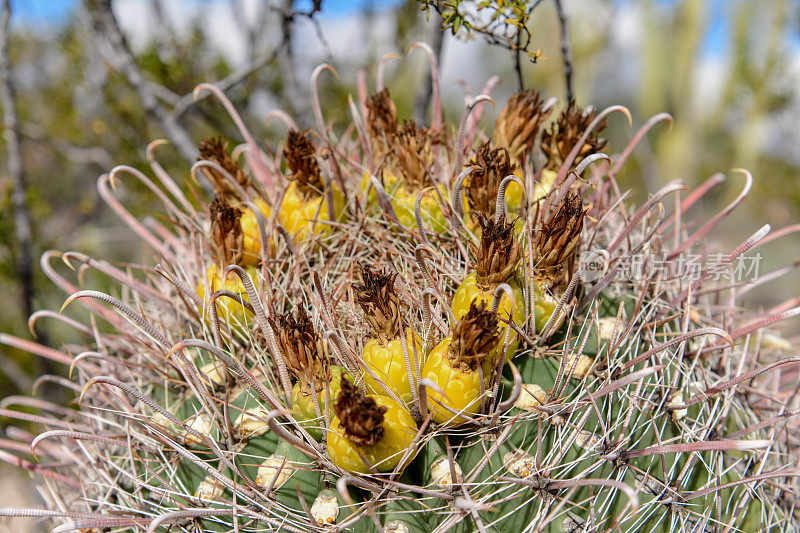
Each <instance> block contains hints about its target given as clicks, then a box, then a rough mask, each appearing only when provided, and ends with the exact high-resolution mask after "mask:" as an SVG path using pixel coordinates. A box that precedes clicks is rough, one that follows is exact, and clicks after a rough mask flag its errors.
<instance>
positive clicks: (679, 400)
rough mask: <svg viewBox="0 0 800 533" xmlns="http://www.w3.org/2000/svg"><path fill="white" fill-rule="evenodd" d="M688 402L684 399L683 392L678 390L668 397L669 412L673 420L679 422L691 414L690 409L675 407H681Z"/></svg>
mask: <svg viewBox="0 0 800 533" xmlns="http://www.w3.org/2000/svg"><path fill="white" fill-rule="evenodd" d="M685 403H686V402H685V401H684V399H683V392H682V391H679V390H676V391H674V392H673V393H672V394H670V395H669V398H668V399H667V409H669V410H670V411H669V414H670V416H671V417H672V420H674V421H675V422H677V421H678V420H680V419H682V418H684V417H685V416H686V415H687V414H689V410H688V409H675V407H679V406H681V405H683V404H685Z"/></svg>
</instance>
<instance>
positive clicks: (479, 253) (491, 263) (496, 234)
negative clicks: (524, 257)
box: [470, 213, 521, 285]
mask: <svg viewBox="0 0 800 533" xmlns="http://www.w3.org/2000/svg"><path fill="white" fill-rule="evenodd" d="M476 215H477V216H476V218H477V219H478V223H479V224H480V225H481V241H480V245H477V246H476V245H475V244H472V245H470V255H471V256H472V262H473V264H474V266H475V273H476V274H477V280H478V283H479V284H482V285H487V284H489V285H494V284H498V283H505V282H506V281H508V280H509V279H511V278H512V277H513V276H514V274H515V272H516V270H517V263H518V262H519V258H520V254H521V249H520V246H519V243H518V242H517V239H516V236H515V235H514V223H513V222H506V221H505V220H498V221H496V220H495V219H494V218H491V217H487V216H484V215H483V213H476Z"/></svg>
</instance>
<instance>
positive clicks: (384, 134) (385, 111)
mask: <svg viewBox="0 0 800 533" xmlns="http://www.w3.org/2000/svg"><path fill="white" fill-rule="evenodd" d="M366 106H367V133H368V134H369V137H370V141H371V143H372V151H373V156H374V157H375V160H376V161H377V160H380V159H383V157H384V156H385V155H386V154H387V153H388V152H389V144H388V141H389V138H390V137H391V136H392V135H394V134H395V133H396V132H397V108H396V107H395V105H394V101H393V100H392V97H391V96H390V95H389V89H383V90H382V91H379V92H377V93H375V94H372V95H370V96H369V97H368V98H367V101H366Z"/></svg>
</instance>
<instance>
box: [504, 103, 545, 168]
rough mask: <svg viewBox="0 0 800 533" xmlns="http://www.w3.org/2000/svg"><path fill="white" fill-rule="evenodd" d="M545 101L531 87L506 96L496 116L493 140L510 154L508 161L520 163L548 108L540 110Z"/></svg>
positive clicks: (531, 143) (528, 149)
mask: <svg viewBox="0 0 800 533" xmlns="http://www.w3.org/2000/svg"><path fill="white" fill-rule="evenodd" d="M543 108H544V100H543V99H542V97H541V96H539V93H537V92H536V91H534V90H530V89H528V90H524V91H520V92H518V93H516V94H514V95H513V96H512V97H511V98H509V99H508V101H507V102H506V105H505V106H503V109H502V110H501V111H500V114H499V115H498V116H497V120H496V121H495V124H494V133H493V134H492V139H493V140H494V144H495V145H496V146H501V147H503V148H505V149H506V150H508V152H509V153H510V154H511V160H512V161H514V162H520V161H521V160H522V159H523V158H524V157H525V155H526V154H527V152H528V151H530V149H531V146H532V145H533V142H534V141H535V140H536V134H537V133H539V128H541V126H542V124H543V123H544V121H545V120H547V117H548V116H549V115H550V110H549V109H548V110H547V111H544V110H543Z"/></svg>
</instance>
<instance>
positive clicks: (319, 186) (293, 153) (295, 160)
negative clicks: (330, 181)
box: [284, 130, 325, 200]
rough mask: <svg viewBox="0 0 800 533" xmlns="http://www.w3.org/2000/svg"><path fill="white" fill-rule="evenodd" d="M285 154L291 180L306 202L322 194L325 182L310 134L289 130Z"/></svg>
mask: <svg viewBox="0 0 800 533" xmlns="http://www.w3.org/2000/svg"><path fill="white" fill-rule="evenodd" d="M284 154H285V155H286V164H287V166H288V167H289V170H291V171H292V174H291V176H289V179H291V180H293V181H294V182H296V183H297V187H298V188H299V189H300V192H301V193H302V194H303V195H304V196H305V198H306V200H308V199H310V198H314V197H317V196H319V195H320V194H322V191H323V190H324V188H325V182H324V181H323V179H322V174H321V173H320V168H319V163H318V162H317V158H316V149H315V148H314V144H313V143H312V142H311V139H310V138H309V137H308V132H302V133H301V132H299V131H297V130H289V135H288V136H287V138H286V148H285V149H284Z"/></svg>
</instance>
